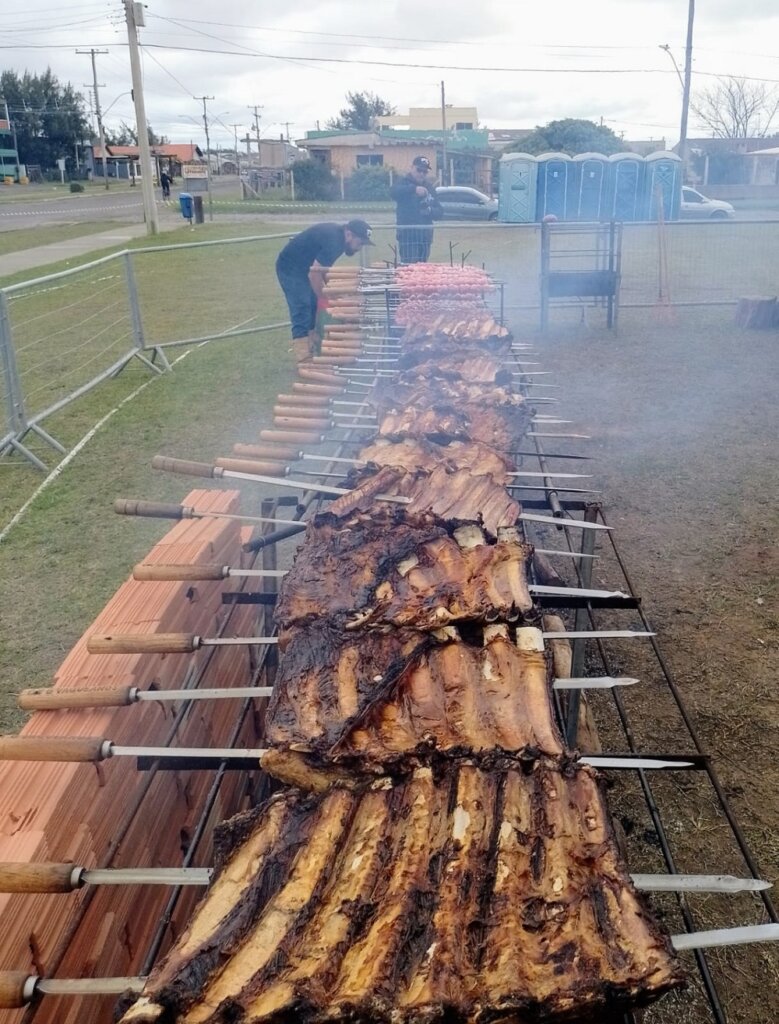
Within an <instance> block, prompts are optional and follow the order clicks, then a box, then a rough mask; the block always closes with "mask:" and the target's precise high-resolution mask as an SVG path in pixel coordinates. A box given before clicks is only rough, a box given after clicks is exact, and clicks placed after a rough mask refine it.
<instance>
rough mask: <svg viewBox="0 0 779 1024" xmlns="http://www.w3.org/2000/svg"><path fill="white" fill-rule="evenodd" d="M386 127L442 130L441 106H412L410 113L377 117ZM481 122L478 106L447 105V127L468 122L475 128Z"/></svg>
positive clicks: (425, 130) (424, 130)
mask: <svg viewBox="0 0 779 1024" xmlns="http://www.w3.org/2000/svg"><path fill="white" fill-rule="evenodd" d="M376 120H377V121H378V123H379V124H380V125H381V126H382V127H384V128H396V127H403V128H410V129H411V130H412V131H419V132H430V131H434V132H435V131H441V127H442V125H441V120H442V118H441V108H440V107H411V108H410V110H409V112H408V114H390V115H388V116H387V117H379V118H377V119H376ZM478 123H479V114H478V111H477V110H476V107H450V106H447V107H446V127H447V128H454V127H455V125H458V124H467V125H470V126H471V128H475V127H476V126H477V124H478Z"/></svg>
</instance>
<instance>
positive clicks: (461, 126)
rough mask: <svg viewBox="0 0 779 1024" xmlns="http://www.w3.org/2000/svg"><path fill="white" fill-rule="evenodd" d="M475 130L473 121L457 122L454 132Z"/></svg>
mask: <svg viewBox="0 0 779 1024" xmlns="http://www.w3.org/2000/svg"><path fill="white" fill-rule="evenodd" d="M472 129H473V121H456V122H455V125H454V130H455V131H456V132H469V131H471V130H472Z"/></svg>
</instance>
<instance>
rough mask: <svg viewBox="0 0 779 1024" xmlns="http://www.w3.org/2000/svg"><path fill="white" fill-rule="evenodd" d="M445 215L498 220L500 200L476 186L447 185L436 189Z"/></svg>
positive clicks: (458, 217) (446, 216) (455, 217)
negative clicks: (491, 197)
mask: <svg viewBox="0 0 779 1024" xmlns="http://www.w3.org/2000/svg"><path fill="white" fill-rule="evenodd" d="M435 194H436V199H437V200H438V202H439V203H440V204H441V206H442V208H443V211H444V217H445V218H446V219H447V220H449V219H457V220H497V219H498V200H497V199H490V197H489V196H485V194H484V193H483V192H479V190H478V189H476V188H466V187H465V186H464V185H445V186H443V188H437V189H436V190H435Z"/></svg>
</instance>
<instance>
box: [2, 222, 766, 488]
mask: <svg viewBox="0 0 779 1024" xmlns="http://www.w3.org/2000/svg"><path fill="white" fill-rule="evenodd" d="M341 216H343V215H341ZM315 219H319V218H317V217H316V215H312V220H315ZM582 227H584V226H582ZM593 228H595V226H593ZM289 237H290V232H288V231H287V232H280V233H274V234H265V235H251V236H246V237H240V238H226V239H219V240H210V241H193V242H185V243H181V244H177V245H156V246H147V247H142V248H137V249H128V250H124V251H122V252H118V253H115V254H112V255H110V256H106V257H103V258H102V259H98V260H94V261H92V262H90V263H86V264H84V265H82V266H79V267H75V268H73V269H70V270H64V271H60V272H59V273H56V274H49V275H46V276H43V277H38V278H35V279H33V280H30V281H25V282H22V283H20V284H13V285H9V286H7V287H6V288H0V417H2V418H0V454H4V453H6V452H9V451H16V452H18V453H19V454H21V455H22V456H24V457H25V458H26V459H28V460H29V461H30V462H31V463H32V464H34V465H35V466H37V467H38V468H40V469H45V468H46V467H45V465H44V459H43V458H41V457H40V455H39V454H37V453H36V452H35V451H32V450H31V448H30V446H29V441H28V439H29V438H31V437H33V436H36V437H37V438H38V439H40V440H41V441H43V442H45V444H46V445H48V446H51V447H53V448H54V449H56V450H57V451H60V452H64V451H65V448H64V446H63V444H62V443H61V442H60V441H59V440H57V438H56V437H54V436H52V434H51V433H49V431H48V430H46V429H44V427H43V423H44V421H46V420H47V419H49V418H50V417H52V416H53V415H54V414H55V413H58V412H60V411H61V410H62V409H64V408H65V407H67V406H69V405H70V404H71V403H73V402H75V401H76V400H77V399H79V398H80V397H81V396H83V395H85V394H87V393H88V392H90V391H92V390H93V389H94V388H96V387H97V386H98V385H100V384H101V383H102V382H103V381H106V380H107V379H109V378H111V377H114V376H116V375H117V374H119V373H120V372H121V371H122V370H123V369H124V368H125V367H126V366H127V365H128V364H129V363H131V362H133V361H135V360H139V361H140V362H141V363H142V364H143V365H144V366H145V367H146V368H147V369H148V370H149V372H152V373H164V372H166V371H167V370H169V369H170V363H169V362H168V359H167V357H166V354H165V353H166V351H167V350H168V349H171V348H182V347H186V346H192V345H196V344H200V343H203V342H207V341H213V340H216V339H229V338H236V337H241V336H246V335H252V334H257V333H262V332H272V331H280V330H282V329H283V328H284V327H286V324H287V310H286V306H285V303H284V299H283V296H282V294H281V291H280V289H279V287H278V284H277V282H276V278H275V273H274V262H275V256H276V253H277V252H278V250H279V249H280V248H281V246H282V245H283V243H284V242H285V241H286V239H288V238H289ZM373 240H374V243H375V245H374V246H373V247H371V248H370V249H368V250H363V254H362V259H363V261H367V262H375V261H379V262H384V261H386V262H388V263H393V262H396V259H397V241H396V227H395V225H394V224H391V223H387V224H380V223H379V224H376V225H375V226H374V230H373ZM571 244H573V243H571ZM576 244H579V243H576ZM661 253H662V254H663V258H662V259H661V258H660V255H661ZM540 256H541V231H540V225H538V224H499V223H487V222H475V223H474V222H438V223H437V224H436V225H435V227H434V241H433V247H432V252H431V257H430V258H431V260H434V261H437V262H444V263H453V264H460V263H469V264H474V265H477V266H481V265H484V266H485V267H486V268H487V269H488V270H489V271H490V272H491V273H492V274H493V275H494V276H495V277H496V278H497V279H499V280H501V281H503V282H504V285H505V288H504V298H505V310H506V315H507V319H508V321H509V323H510V324H512V325H513V326H514V327H515V329H516V328H527V329H532V328H535V327H536V326H537V313H538V310H539V308H540V276H541V259H540ZM173 257H175V259H172V258H173ZM581 259H583V260H585V263H586V259H585V258H584V257H581ZM171 264H173V265H174V269H173V270H171V269H170V268H171ZM570 265H571V267H572V268H573V269H576V266H577V264H576V262H575V258H574V260H573V262H572V263H571V264H570ZM777 266H779V221H760V222H757V221H754V222H753V221H726V222H722V221H717V222H701V223H695V222H676V223H670V224H665V225H658V224H654V223H645V224H626V225H624V229H623V245H622V267H621V293H620V295H621V297H620V306H621V308H622V309H631V308H644V307H649V308H651V307H653V306H659V305H666V306H714V307H716V306H723V307H725V306H729V305H731V304H735V303H736V302H737V300H738V299H739V297H741V296H743V295H754V294H757V293H760V294H765V295H773V294H776V291H777V286H778V285H779V279H777V274H776V269H775V268H776V267H777ZM581 269H588V268H587V267H586V266H585V265H584V263H583V264H582V268H581ZM174 295H175V301H173V298H172V297H173V296H174ZM577 301H578V300H577ZM574 305H576V302H575V303H574ZM578 305H579V306H580V307H581V310H582V314H581V315H582V316H583V311H584V308H585V306H588V305H589V306H594V307H597V306H599V305H600V302H599V300H597V299H596V300H586V299H582V300H581V302H580V303H578ZM37 447H38V449H39V450H41V445H40V444H38V446H37ZM44 454H45V452H44Z"/></svg>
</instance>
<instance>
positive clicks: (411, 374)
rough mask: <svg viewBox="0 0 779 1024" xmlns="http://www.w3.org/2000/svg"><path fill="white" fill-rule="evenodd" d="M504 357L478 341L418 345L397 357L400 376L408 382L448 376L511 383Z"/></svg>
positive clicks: (399, 378) (495, 382) (452, 378)
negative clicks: (478, 344)
mask: <svg viewBox="0 0 779 1024" xmlns="http://www.w3.org/2000/svg"><path fill="white" fill-rule="evenodd" d="M505 358H506V357H502V356H501V354H493V353H490V352H485V351H483V350H482V349H481V348H478V347H477V346H475V345H457V346H455V345H451V344H450V345H447V346H446V347H442V346H440V345H439V346H437V345H430V346H424V347H423V346H418V347H416V348H414V349H412V350H411V351H409V352H405V353H402V354H401V356H400V358H399V359H398V370H399V376H398V380H399V381H400V382H401V383H405V382H410V381H413V380H416V379H419V378H425V379H436V378H448V379H450V380H467V381H472V382H473V383H476V384H508V383H510V381H511V372H510V371H509V370H508V369H506V366H505Z"/></svg>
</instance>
